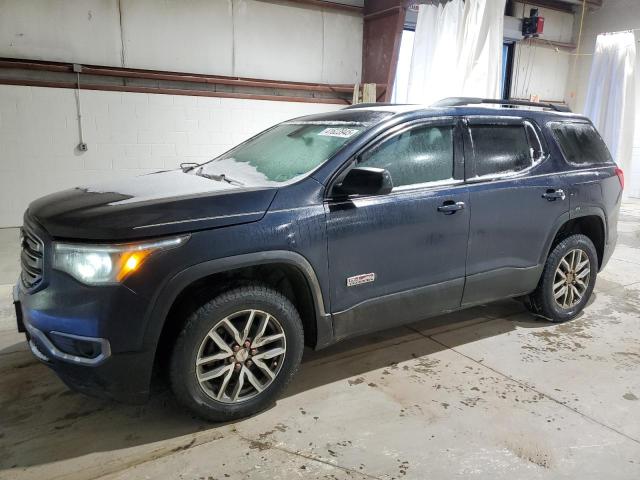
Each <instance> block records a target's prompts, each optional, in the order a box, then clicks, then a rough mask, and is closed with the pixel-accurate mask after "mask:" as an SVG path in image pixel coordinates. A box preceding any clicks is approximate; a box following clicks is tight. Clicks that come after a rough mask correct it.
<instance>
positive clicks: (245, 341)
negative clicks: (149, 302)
mask: <svg viewBox="0 0 640 480" xmlns="http://www.w3.org/2000/svg"><path fill="white" fill-rule="evenodd" d="M303 345H304V336H303V331H302V323H301V321H300V317H299V315H298V312H297V311H296V309H295V307H294V306H293V304H291V302H290V301H289V300H288V299H287V298H286V297H284V296H283V295H282V294H280V293H278V292H277V291H275V290H272V289H270V288H268V287H264V286H251V287H241V288H237V289H234V290H231V291H229V292H226V293H223V294H222V295H219V296H217V297H216V298H214V299H212V300H211V301H209V302H208V303H206V304H205V305H203V306H202V307H200V308H198V309H197V310H196V311H195V312H193V313H192V314H191V315H190V316H189V319H188V320H187V322H186V324H185V326H184V328H183V330H182V332H181V333H180V335H179V337H178V339H177V341H176V344H175V347H174V350H173V354H172V358H171V368H170V378H171V386H172V389H173V391H174V393H175V395H176V397H177V398H178V400H179V401H180V402H181V403H182V404H184V405H185V406H187V407H188V408H190V409H191V410H193V411H194V412H196V413H197V414H198V415H200V416H201V417H204V418H206V419H208V420H213V421H226V420H231V419H234V418H239V417H244V416H247V415H251V414H253V413H256V412H258V411H260V410H263V409H264V408H266V407H268V406H269V405H271V404H272V403H273V402H274V401H275V400H276V398H277V396H278V395H279V393H280V392H282V390H283V389H284V388H285V387H286V386H287V384H288V383H289V381H290V380H291V378H292V377H293V375H294V374H295V372H296V370H297V368H298V365H299V363H300V359H301V357H302V351H303Z"/></svg>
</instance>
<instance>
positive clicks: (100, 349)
mask: <svg viewBox="0 0 640 480" xmlns="http://www.w3.org/2000/svg"><path fill="white" fill-rule="evenodd" d="M70 281H72V282H74V281H73V280H70ZM56 283H59V282H53V285H52V284H51V283H50V284H49V286H48V288H47V289H45V290H43V291H41V292H37V293H34V294H27V293H25V292H24V291H23V290H22V288H21V286H20V285H16V286H15V287H14V289H13V300H14V305H15V309H16V317H17V324H18V330H19V331H22V332H24V333H25V335H26V337H27V342H28V344H29V348H30V349H31V352H32V353H33V355H34V356H35V357H36V358H37V359H38V360H40V361H41V362H42V363H44V364H46V365H48V366H49V367H50V368H52V369H53V370H54V371H55V372H56V374H57V375H58V376H59V377H60V378H61V379H62V380H63V381H64V382H65V383H66V384H67V385H68V386H69V387H70V388H72V389H73V390H77V391H80V392H82V393H85V394H89V395H92V396H97V397H102V398H110V399H114V400H118V401H123V402H127V403H141V402H144V401H145V400H146V399H147V397H148V394H149V379H150V376H151V369H152V366H153V360H154V354H153V352H145V351H130V350H129V348H130V347H131V345H132V344H135V343H136V342H135V341H132V340H131V339H130V340H129V341H128V342H124V343H123V342H122V341H121V338H120V337H119V336H118V335H110V333H109V332H110V331H111V329H112V328H113V327H111V324H113V323H119V322H113V321H107V320H108V319H109V317H110V310H111V308H113V306H114V305H113V303H104V302H108V301H109V300H111V299H114V298H118V295H115V296H114V295H113V293H114V292H111V294H109V292H106V291H104V290H100V289H98V290H96V292H94V294H93V295H92V296H90V297H89V298H91V301H90V302H88V305H89V306H87V297H85V301H84V305H85V307H84V308H83V307H82V304H78V303H77V300H71V301H72V302H73V303H72V304H71V305H70V304H69V303H66V302H65V303H62V304H60V303H59V302H57V301H56V300H55V299H56V298H58V296H57V295H56V291H55V290H56V289H55V287H54V285H55V284H56ZM74 283H75V282H74ZM79 288H81V289H84V288H86V287H84V286H80V287H79ZM118 288H119V289H120V288H124V287H118ZM62 291H65V292H66V293H67V294H68V297H70V299H73V298H74V297H75V298H77V296H76V295H74V290H73V289H72V288H69V286H68V285H66V286H64V287H63V290H62ZM85 293H86V292H85ZM103 295H106V297H104V298H103V297H102V296H103ZM126 297H128V295H126ZM74 306H75V308H74ZM132 307H133V305H132ZM85 308H86V309H88V310H85ZM83 310H84V311H85V313H86V312H93V315H92V316H84V315H82V313H83ZM119 310H120V311H122V309H119ZM131 311H133V312H136V311H137V309H135V308H132V310H131ZM101 313H103V314H106V317H104V316H103V315H101ZM119 320H120V321H129V322H132V323H130V324H131V325H132V326H133V322H134V320H135V319H132V318H131V317H130V316H129V315H124V316H121V317H120V318H119ZM79 325H82V326H81V327H79ZM130 330H132V331H133V330H135V328H132V329H130ZM75 332H80V333H82V334H81V335H80V334H77V333H75ZM92 332H95V333H99V332H102V335H92ZM113 340H115V342H113ZM79 352H85V353H86V352H88V353H90V355H80V354H79Z"/></svg>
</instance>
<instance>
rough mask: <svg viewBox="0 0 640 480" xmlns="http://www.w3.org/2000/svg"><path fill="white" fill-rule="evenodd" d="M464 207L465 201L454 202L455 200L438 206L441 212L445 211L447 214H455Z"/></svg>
mask: <svg viewBox="0 0 640 480" xmlns="http://www.w3.org/2000/svg"><path fill="white" fill-rule="evenodd" d="M463 208H464V202H454V201H453V200H447V201H446V202H444V203H443V204H442V205H440V206H439V207H438V211H439V212H440V213H444V214H445V215H453V214H454V213H456V212H457V211H458V210H462V209H463Z"/></svg>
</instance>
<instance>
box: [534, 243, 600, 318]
mask: <svg viewBox="0 0 640 480" xmlns="http://www.w3.org/2000/svg"><path fill="white" fill-rule="evenodd" d="M597 270H598V255H597V253H596V249H595V247H594V245H593V242H592V241H591V239H589V237H587V236H586V235H582V234H575V235H571V236H568V237H567V238H565V239H564V240H562V241H561V242H560V243H558V244H557V245H556V246H555V247H554V248H553V250H552V251H551V253H550V254H549V257H548V258H547V261H546V263H545V266H544V270H543V272H542V278H541V279H540V282H539V283H538V287H537V288H536V290H535V291H534V292H533V293H532V294H530V295H529V296H528V297H527V298H526V300H525V305H526V306H527V308H528V309H529V311H531V312H532V313H533V314H534V315H538V316H540V317H543V318H546V319H547V320H550V321H552V322H564V321H566V320H570V319H572V318H574V317H575V316H576V315H578V314H579V313H580V312H581V311H582V310H583V309H584V307H585V305H586V304H587V302H588V301H589V298H591V293H592V292H593V287H594V286H595V283H596V276H597Z"/></svg>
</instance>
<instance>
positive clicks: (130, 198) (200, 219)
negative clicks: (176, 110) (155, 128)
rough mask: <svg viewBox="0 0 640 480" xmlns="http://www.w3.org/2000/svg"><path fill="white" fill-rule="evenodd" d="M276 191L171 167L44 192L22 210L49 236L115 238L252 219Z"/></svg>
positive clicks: (155, 234) (134, 236)
mask: <svg viewBox="0 0 640 480" xmlns="http://www.w3.org/2000/svg"><path fill="white" fill-rule="evenodd" d="M276 191H277V189H276V188H270V187H251V188H248V187H238V186H235V185H231V184H229V183H226V182H223V181H216V180H210V179H207V178H204V177H200V176H197V175H193V174H190V173H185V172H183V171H182V170H172V171H165V172H157V173H152V174H149V175H143V176H139V177H133V178H128V179H123V180H117V181H112V182H106V183H101V184H97V185H90V186H80V187H76V188H72V189H69V190H64V191H61V192H58V193H54V194H51V195H47V196H45V197H42V198H39V199H38V200H36V201H34V202H32V203H31V205H29V209H28V210H27V215H28V216H29V217H30V218H32V219H33V220H35V221H36V222H38V223H39V224H40V225H41V226H42V227H44V228H45V229H46V230H47V232H49V234H50V235H52V236H53V237H57V238H69V239H83V240H85V239H86V240H108V241H114V240H115V241H118V240H128V239H135V238H145V237H152V236H158V235H169V234H175V233H183V232H189V231H195V230H205V229H208V228H215V227H222V226H228V225H234V224H240V223H247V222H254V221H257V220H260V219H261V218H262V217H263V216H264V214H265V212H266V211H267V209H268V208H269V205H270V204H271V201H272V200H273V197H274V196H275V194H276Z"/></svg>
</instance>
